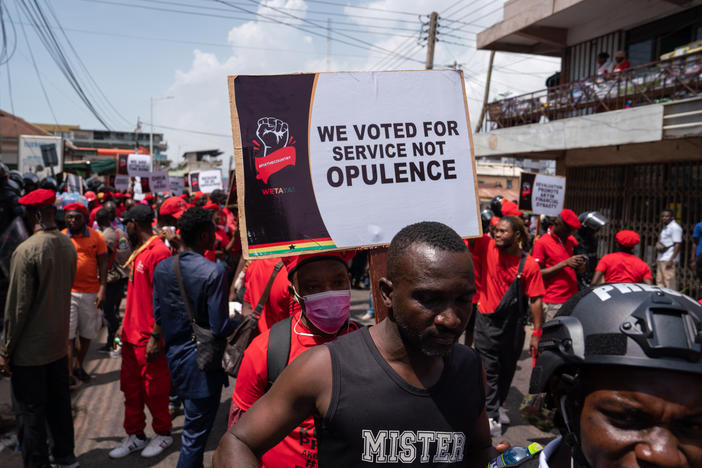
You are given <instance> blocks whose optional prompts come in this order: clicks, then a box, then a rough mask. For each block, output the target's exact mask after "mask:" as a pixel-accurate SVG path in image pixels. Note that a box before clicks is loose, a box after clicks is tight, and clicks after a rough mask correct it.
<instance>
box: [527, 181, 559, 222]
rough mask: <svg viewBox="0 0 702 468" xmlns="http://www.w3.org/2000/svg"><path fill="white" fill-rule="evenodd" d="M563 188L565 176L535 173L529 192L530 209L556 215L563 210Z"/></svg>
mask: <svg viewBox="0 0 702 468" xmlns="http://www.w3.org/2000/svg"><path fill="white" fill-rule="evenodd" d="M565 188H566V179H565V177H560V176H549V175H544V174H536V177H535V178H534V187H533V189H532V194H531V206H532V211H533V212H534V213H536V214H543V215H546V216H558V215H559V214H560V212H561V211H562V210H563V201H564V200H565Z"/></svg>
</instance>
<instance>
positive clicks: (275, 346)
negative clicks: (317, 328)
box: [266, 316, 293, 391]
mask: <svg viewBox="0 0 702 468" xmlns="http://www.w3.org/2000/svg"><path fill="white" fill-rule="evenodd" d="M292 319H293V318H292V316H290V317H288V318H286V319H284V320H281V321H279V322H276V323H274V324H273V326H272V327H271V331H270V332H269V333H268V355H267V363H268V364H267V368H268V385H266V391H268V390H270V388H271V387H272V386H273V382H275V379H277V378H278V376H280V374H281V373H282V372H283V369H285V367H286V366H287V365H288V359H289V358H290V340H291V338H292V337H291V335H290V327H291V325H292Z"/></svg>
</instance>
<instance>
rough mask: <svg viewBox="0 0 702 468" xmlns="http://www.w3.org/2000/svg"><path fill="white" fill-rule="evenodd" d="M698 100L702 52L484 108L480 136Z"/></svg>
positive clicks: (701, 90)
mask: <svg viewBox="0 0 702 468" xmlns="http://www.w3.org/2000/svg"><path fill="white" fill-rule="evenodd" d="M700 95H702V51H697V52H693V53H689V54H685V55H680V56H678V57H672V58H668V59H666V60H660V61H657V62H651V63H647V64H645V65H639V66H637V67H633V68H628V69H626V70H623V71H620V72H613V73H610V74H608V75H607V76H594V77H590V78H587V79H584V80H579V81H573V82H570V83H564V84H562V85H559V86H555V87H552V88H547V89H542V90H539V91H535V92H533V93H527V94H522V95H520V96H514V97H510V98H506V99H502V100H500V101H494V102H491V103H489V104H488V108H487V112H486V116H485V120H484V122H483V130H484V131H490V130H494V129H498V128H507V127H515V126H518V125H526V124H533V123H539V122H549V121H553V120H558V119H565V118H568V117H578V116H581V115H588V114H595V113H599V112H607V111H611V110H617V109H626V108H629V107H638V106H645V105H648V104H654V103H658V102H668V101H674V100H678V99H685V98H690V97H696V96H700Z"/></svg>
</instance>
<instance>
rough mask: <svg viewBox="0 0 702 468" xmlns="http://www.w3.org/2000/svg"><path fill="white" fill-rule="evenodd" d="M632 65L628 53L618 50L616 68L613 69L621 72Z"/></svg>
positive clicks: (615, 56)
mask: <svg viewBox="0 0 702 468" xmlns="http://www.w3.org/2000/svg"><path fill="white" fill-rule="evenodd" d="M630 66H631V64H630V63H629V61H628V60H627V59H626V53H625V52H624V51H623V50H618V51H617V53H616V54H614V68H613V69H612V71H613V72H615V73H616V72H620V71H623V70H626V69H627V68H629V67H630Z"/></svg>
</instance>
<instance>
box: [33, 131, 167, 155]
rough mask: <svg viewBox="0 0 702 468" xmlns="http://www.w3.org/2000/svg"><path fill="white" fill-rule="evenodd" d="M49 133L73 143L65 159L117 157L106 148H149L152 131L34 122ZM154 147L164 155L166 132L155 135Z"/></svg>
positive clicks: (155, 151)
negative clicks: (130, 130)
mask: <svg viewBox="0 0 702 468" xmlns="http://www.w3.org/2000/svg"><path fill="white" fill-rule="evenodd" d="M34 125H36V126H37V127H39V128H41V129H43V130H46V131H47V132H49V133H51V134H53V135H56V136H61V137H63V138H65V139H66V140H68V141H69V142H70V144H71V146H73V148H71V147H70V146H69V148H67V151H66V156H65V157H66V161H73V160H81V159H84V158H86V157H88V158H92V157H93V156H114V154H113V153H111V152H109V151H99V150H101V149H103V150H110V149H116V150H136V149H137V148H138V147H143V148H147V149H148V148H149V144H150V137H151V134H150V133H149V132H140V131H136V132H134V131H132V132H122V131H117V130H89V129H83V128H80V126H79V125H55V124H42V123H37V124H34ZM153 148H154V151H153V152H154V154H155V155H159V154H161V155H163V156H164V157H165V152H166V150H167V149H168V145H167V144H166V141H165V140H164V139H163V133H154V134H153Z"/></svg>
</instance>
